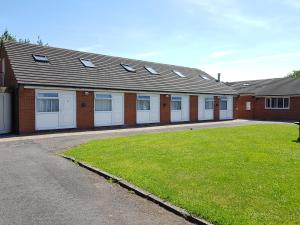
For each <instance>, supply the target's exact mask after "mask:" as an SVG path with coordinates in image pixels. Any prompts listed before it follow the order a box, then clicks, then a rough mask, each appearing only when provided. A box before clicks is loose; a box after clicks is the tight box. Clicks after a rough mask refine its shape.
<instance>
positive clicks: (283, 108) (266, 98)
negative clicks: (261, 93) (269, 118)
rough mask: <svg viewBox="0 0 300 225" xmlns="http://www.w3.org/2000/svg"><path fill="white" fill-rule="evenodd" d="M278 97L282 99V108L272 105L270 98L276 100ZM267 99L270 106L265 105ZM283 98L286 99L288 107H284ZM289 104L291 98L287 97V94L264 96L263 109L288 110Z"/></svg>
mask: <svg viewBox="0 0 300 225" xmlns="http://www.w3.org/2000/svg"><path fill="white" fill-rule="evenodd" d="M279 98H282V99H283V107H282V108H278V107H272V99H277V101H278V99H279ZM268 99H269V100H270V107H268V106H267V101H268ZM284 99H288V107H286V108H285V107H284V103H285V100H284ZM290 105H291V98H290V97H287V96H276V97H265V109H271V110H272V109H276V110H289V109H290ZM277 106H278V103H277Z"/></svg>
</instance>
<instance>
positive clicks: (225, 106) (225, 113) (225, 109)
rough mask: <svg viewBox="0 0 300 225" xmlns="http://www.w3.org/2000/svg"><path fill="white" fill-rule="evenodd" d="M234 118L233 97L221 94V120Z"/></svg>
mask: <svg viewBox="0 0 300 225" xmlns="http://www.w3.org/2000/svg"><path fill="white" fill-rule="evenodd" d="M231 119H233V97H232V96H221V98H220V120H231Z"/></svg>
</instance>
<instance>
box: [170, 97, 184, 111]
mask: <svg viewBox="0 0 300 225" xmlns="http://www.w3.org/2000/svg"><path fill="white" fill-rule="evenodd" d="M173 98H180V100H173ZM172 102H180V109H172V105H173V104H172ZM171 110H172V111H181V110H182V97H181V96H171Z"/></svg>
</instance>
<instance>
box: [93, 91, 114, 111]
mask: <svg viewBox="0 0 300 225" xmlns="http://www.w3.org/2000/svg"><path fill="white" fill-rule="evenodd" d="M97 95H109V96H110V97H104V98H97ZM97 100H110V101H111V110H96V103H97ZM94 111H95V112H113V97H112V93H104V92H95V100H94Z"/></svg>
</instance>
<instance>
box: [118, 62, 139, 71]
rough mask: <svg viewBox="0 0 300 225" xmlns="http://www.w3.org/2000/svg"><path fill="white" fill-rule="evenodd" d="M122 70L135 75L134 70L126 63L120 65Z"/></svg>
mask: <svg viewBox="0 0 300 225" xmlns="http://www.w3.org/2000/svg"><path fill="white" fill-rule="evenodd" d="M120 65H121V66H122V67H123V69H124V70H126V71H127V72H129V73H136V69H134V68H133V67H132V66H130V65H129V64H126V63H121V64H120Z"/></svg>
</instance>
